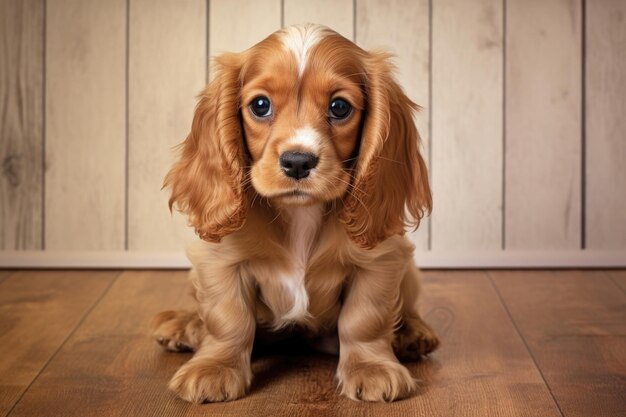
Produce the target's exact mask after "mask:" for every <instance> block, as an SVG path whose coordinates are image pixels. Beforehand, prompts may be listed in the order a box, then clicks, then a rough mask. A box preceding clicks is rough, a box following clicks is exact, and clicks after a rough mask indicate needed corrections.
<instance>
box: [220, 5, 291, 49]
mask: <svg viewBox="0 0 626 417" xmlns="http://www.w3.org/2000/svg"><path fill="white" fill-rule="evenodd" d="M209 4H210V10H209V52H210V55H211V56H215V55H218V54H220V53H223V52H241V51H243V50H245V49H248V48H249V47H251V46H252V45H254V44H256V43H258V42H260V41H262V40H263V39H265V38H266V37H267V36H269V35H270V34H272V33H273V32H275V31H276V30H278V29H280V4H281V2H280V0H256V1H247V0H211V1H210V2H209Z"/></svg>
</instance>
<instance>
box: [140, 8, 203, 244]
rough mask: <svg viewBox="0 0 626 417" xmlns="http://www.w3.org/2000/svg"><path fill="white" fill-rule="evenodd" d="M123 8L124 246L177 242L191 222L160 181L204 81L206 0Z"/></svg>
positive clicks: (185, 237) (188, 123)
mask: <svg viewBox="0 0 626 417" xmlns="http://www.w3.org/2000/svg"><path fill="white" fill-rule="evenodd" d="M129 12H130V14H129V23H130V25H129V84H128V88H129V102H128V107H129V109H128V111H129V136H128V141H129V149H128V151H129V164H128V187H129V189H128V248H129V249H131V250H134V249H143V250H164V249H173V250H180V249H181V248H182V247H183V246H184V245H183V242H184V241H185V240H190V239H191V238H192V237H193V236H194V234H193V230H191V229H190V228H188V227H187V224H186V219H185V218H184V217H183V216H182V215H180V214H178V213H174V215H171V214H170V211H169V209H168V205H167V200H168V193H167V192H166V191H165V190H161V185H162V183H163V178H164V176H165V174H166V173H167V171H168V169H169V167H170V166H171V164H172V163H173V161H174V157H175V155H176V153H175V152H174V150H173V149H172V148H173V147H174V146H175V145H177V144H178V143H180V142H182V141H183V139H184V138H185V137H186V136H187V133H188V132H189V127H190V126H191V119H192V117H193V109H194V105H195V102H196V99H195V97H196V95H197V94H198V93H199V92H200V90H201V89H202V87H203V86H204V85H205V83H206V59H207V57H206V54H207V45H206V43H207V39H206V34H207V31H206V29H207V28H206V16H207V14H206V0H187V1H184V2H181V1H177V0H159V1H156V2H155V1H154V0H133V1H131V3H130V11H129Z"/></svg>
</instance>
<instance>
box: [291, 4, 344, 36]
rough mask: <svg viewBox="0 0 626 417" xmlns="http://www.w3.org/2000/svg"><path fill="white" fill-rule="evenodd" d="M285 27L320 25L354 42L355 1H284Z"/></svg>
mask: <svg viewBox="0 0 626 417" xmlns="http://www.w3.org/2000/svg"><path fill="white" fill-rule="evenodd" d="M284 5H285V8H284V11H283V13H284V17H285V19H284V20H285V21H284V24H285V26H290V25H294V24H297V23H319V24H321V25H324V26H328V27H329V28H331V29H332V30H334V31H336V32H338V33H340V34H341V35H342V36H344V37H345V38H348V39H350V40H354V1H353V0H316V1H301V0H284Z"/></svg>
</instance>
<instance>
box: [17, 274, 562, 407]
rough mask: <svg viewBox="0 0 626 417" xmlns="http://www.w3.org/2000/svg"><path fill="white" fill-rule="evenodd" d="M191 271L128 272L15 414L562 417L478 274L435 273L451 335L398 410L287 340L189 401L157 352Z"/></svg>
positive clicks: (432, 282) (432, 299)
mask: <svg viewBox="0 0 626 417" xmlns="http://www.w3.org/2000/svg"><path fill="white" fill-rule="evenodd" d="M188 289H189V283H188V282H187V280H186V273H185V272H150V271H145V272H126V273H124V274H123V275H122V276H121V277H120V278H118V280H117V281H116V282H115V284H114V285H113V287H112V288H111V289H110V291H109V292H108V293H107V295H106V297H104V298H103V299H102V300H101V302H100V303H99V304H98V305H97V307H96V308H95V309H94V310H93V311H92V313H91V314H90V315H89V316H88V317H87V318H86V319H85V320H84V322H83V324H82V325H81V327H80V328H79V329H78V330H77V331H76V332H75V333H74V334H73V335H72V337H71V338H70V339H69V340H68V341H67V343H66V344H65V345H64V346H63V348H62V349H61V350H60V352H59V353H58V354H57V355H56V356H55V358H54V359H53V360H52V361H51V362H50V364H49V365H48V366H47V367H46V370H45V371H44V372H43V373H42V374H41V376H40V377H39V378H38V379H37V380H36V381H35V383H34V384H33V385H32V386H31V388H30V389H29V390H28V392H27V393H26V394H25V395H24V397H23V398H22V400H21V401H20V403H19V404H18V405H17V407H16V408H15V409H14V411H13V413H12V414H11V416H12V417H16V416H34V415H37V416H46V415H50V416H52V415H61V414H62V415H63V416H92V415H93V416H96V415H97V416H107V417H111V416H131V415H132V416H138V417H139V416H152V415H161V416H183V415H184V416H206V415H211V416H238V415H249V416H278V417H280V416H285V417H286V416H326V415H328V416H331V415H332V416H354V415H369V416H390V417H396V416H398V417H399V416H413V415H432V416H446V417H451V416H485V415H507V416H548V417H551V416H555V417H556V416H558V415H559V414H558V411H557V410H556V407H555V405H554V403H553V402H552V399H551V398H550V395H549V393H548V391H547V389H546V387H545V385H544V384H543V382H542V380H541V378H540V376H539V373H538V372H537V370H536V369H535V368H534V366H533V364H532V361H531V359H530V357H529V356H528V353H527V352H526V350H525V349H524V346H523V343H522V341H521V340H520V338H519V337H518V336H517V334H516V332H515V329H514V327H513V325H512V323H511V322H510V321H509V319H508V317H507V316H506V313H505V311H504V309H503V307H502V305H501V304H500V302H499V300H498V297H497V295H496V293H495V291H494V289H493V287H492V286H491V284H490V283H489V281H488V280H487V279H486V277H485V275H484V274H482V273H467V272H463V273H429V274H427V276H426V279H425V282H424V294H425V296H424V298H423V300H424V302H423V305H422V310H423V312H424V313H425V314H426V317H427V319H428V321H429V322H430V323H432V324H433V325H434V326H435V328H436V329H437V331H438V332H439V334H440V335H441V336H442V337H443V347H442V348H441V350H440V351H438V352H437V353H436V354H435V355H434V356H433V358H432V359H430V360H426V361H423V362H420V363H412V364H409V367H410V370H411V372H412V374H413V375H415V376H416V377H417V378H419V379H420V380H421V383H420V391H419V393H418V394H417V395H416V396H415V397H413V398H411V399H408V400H405V401H400V402H396V403H392V404H367V403H357V402H353V401H351V400H348V399H345V398H342V397H340V396H339V395H338V393H337V390H336V385H335V381H334V373H335V368H336V366H337V358H336V357H331V356H323V355H318V354H312V353H310V352H309V351H306V350H303V347H302V346H301V345H297V344H287V345H283V346H282V347H281V348H280V349H278V348H275V349H271V350H270V351H269V352H267V351H266V352H264V353H262V354H259V355H257V356H256V357H255V358H254V360H253V371H254V373H255V380H254V382H253V386H252V389H251V393H250V394H249V395H248V396H247V397H245V398H243V399H240V400H238V401H235V402H230V403H222V404H205V405H200V406H198V405H192V404H189V403H186V402H183V401H181V400H178V399H176V398H175V397H174V395H173V394H172V393H170V392H169V391H167V389H166V384H167V381H168V379H169V378H170V377H171V375H172V374H173V373H174V372H175V370H176V369H177V367H179V366H180V365H181V364H182V363H183V362H184V361H186V360H187V359H188V358H189V357H190V355H189V354H173V353H165V352H161V350H160V349H159V348H158V347H157V345H156V343H155V342H154V341H152V340H151V339H150V337H148V336H147V333H148V328H147V326H148V323H149V321H150V318H151V316H152V314H154V313H155V312H157V311H160V310H162V309H168V308H181V307H185V306H191V305H192V304H191V302H190V298H189V297H188V296H187V295H186V294H187V291H188Z"/></svg>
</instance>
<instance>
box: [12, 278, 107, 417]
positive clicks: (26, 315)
mask: <svg viewBox="0 0 626 417" xmlns="http://www.w3.org/2000/svg"><path fill="white" fill-rule="evenodd" d="M116 275H117V273H116V272H112V271H106V272H102V271H101V272H87V271H82V272H81V271H72V272H67V271H55V272H46V271H43V272H42V271H38V272H35V271H22V272H16V273H15V274H14V275H12V276H11V277H9V278H7V279H6V280H5V281H4V282H2V283H0V312H1V314H0V328H1V329H2V331H1V332H0V415H2V416H4V415H6V413H7V412H8V411H9V410H10V409H11V407H13V405H14V404H15V402H16V401H17V400H18V399H19V398H20V396H21V395H22V393H23V392H24V390H25V389H26V388H27V387H28V386H29V385H30V383H31V382H32V381H33V380H34V379H35V378H36V377H37V375H38V374H39V372H40V371H41V370H42V369H43V368H44V367H45V365H46V363H47V362H48V361H49V360H50V358H51V357H53V355H54V354H55V352H56V351H57V349H58V348H59V347H60V346H61V345H62V344H63V342H64V341H65V340H66V338H67V337H68V336H69V335H70V333H71V332H72V331H73V330H74V329H75V328H76V326H77V325H78V323H79V322H80V320H81V319H82V317H83V316H84V315H85V313H86V312H87V311H88V310H89V308H90V307H91V306H92V305H93V304H94V303H95V302H96V301H97V300H98V298H99V297H100V296H101V295H102V294H103V293H104V291H105V290H106V288H107V287H108V285H109V284H110V283H111V282H112V280H113V279H114V278H115V276H116Z"/></svg>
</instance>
